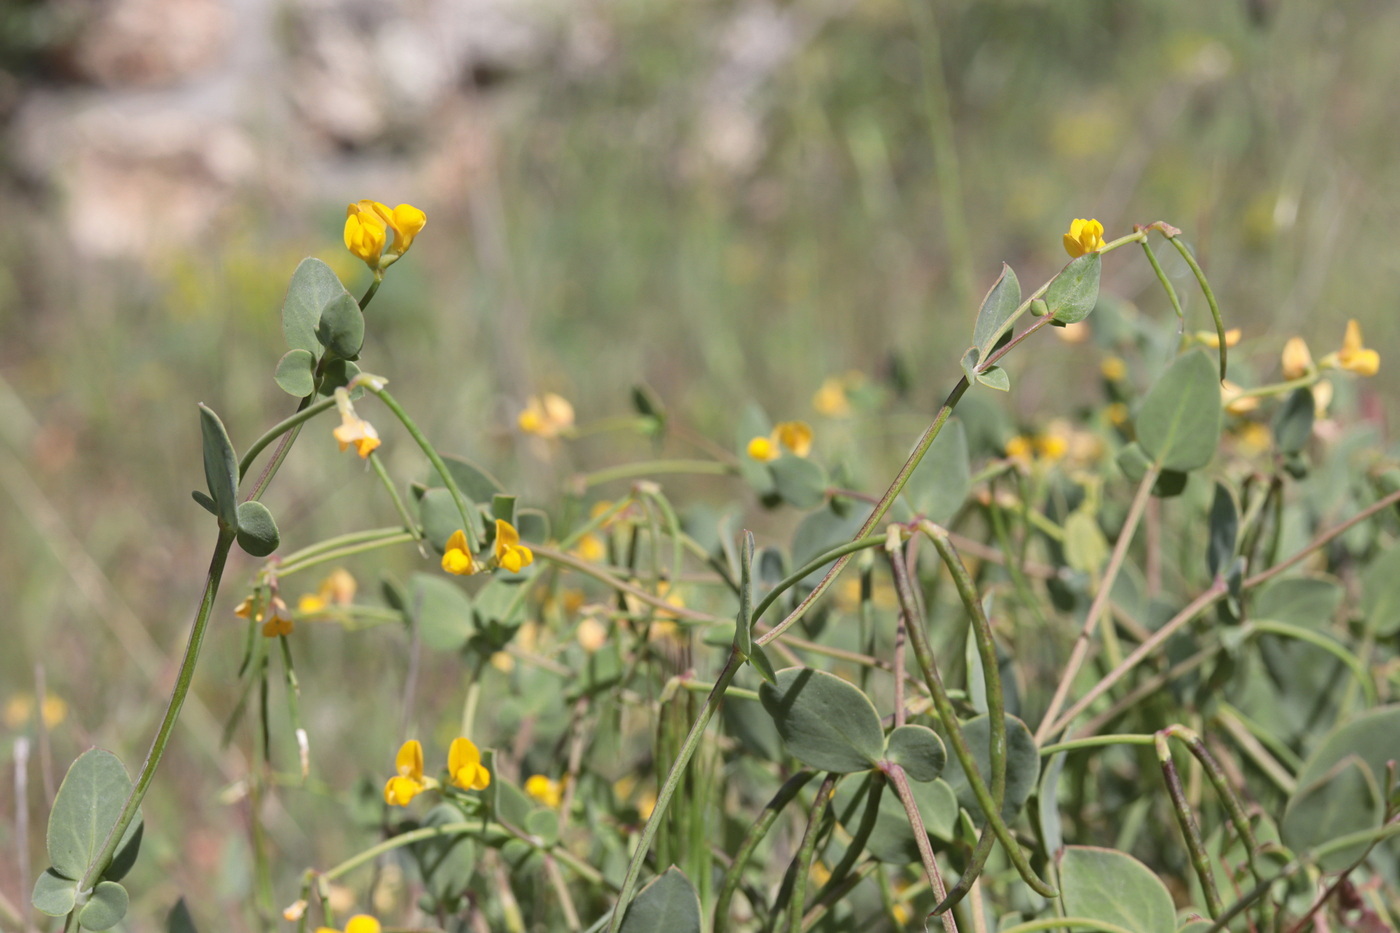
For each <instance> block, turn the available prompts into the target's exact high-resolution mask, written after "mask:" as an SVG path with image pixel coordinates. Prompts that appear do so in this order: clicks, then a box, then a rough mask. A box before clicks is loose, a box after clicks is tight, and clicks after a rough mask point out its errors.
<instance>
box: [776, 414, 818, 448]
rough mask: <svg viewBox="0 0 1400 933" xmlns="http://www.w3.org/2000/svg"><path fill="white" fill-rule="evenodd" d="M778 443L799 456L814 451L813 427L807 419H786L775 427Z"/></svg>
mask: <svg viewBox="0 0 1400 933" xmlns="http://www.w3.org/2000/svg"><path fill="white" fill-rule="evenodd" d="M773 434H774V436H776V437H777V439H778V443H779V444H782V445H783V446H784V447H786V448H787V449H788V450H790V451H792V452H793V453H794V454H796V455H797V456H799V457H805V456H807V455H808V454H809V453H811V452H812V428H811V425H809V424H807V422H805V421H784V422H782V423H781V424H779V425H778V426H777V427H776V428H774V429H773Z"/></svg>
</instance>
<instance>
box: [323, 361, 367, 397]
mask: <svg viewBox="0 0 1400 933" xmlns="http://www.w3.org/2000/svg"><path fill="white" fill-rule="evenodd" d="M359 374H360V367H359V366H356V365H355V364H354V363H352V362H350V361H349V360H331V361H330V362H329V363H325V364H324V365H322V366H321V384H320V386H318V387H317V389H316V394H317V395H320V396H324V397H326V398H329V397H331V396H332V395H334V394H335V390H336V389H343V388H346V387H347V386H349V385H350V380H352V379H354V378H355V377H356V376H358V375H359ZM364 394H365V387H364V386H355V388H353V389H350V401H352V402H355V401H359V399H360V397H361V396H363V395H364Z"/></svg>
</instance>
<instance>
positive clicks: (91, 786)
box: [48, 748, 139, 878]
mask: <svg viewBox="0 0 1400 933" xmlns="http://www.w3.org/2000/svg"><path fill="white" fill-rule="evenodd" d="M130 793H131V778H129V777H128V776H127V773H126V768H124V767H123V766H122V763H121V761H120V760H119V759H118V758H117V756H116V755H113V754H112V753H111V752H109V751H107V750H105V749H101V748H91V749H88V750H87V751H85V752H83V754H82V755H80V756H78V760H77V761H75V762H73V764H72V765H71V766H70V767H69V768H68V773H67V774H66V775H65V776H64V778H63V783H62V784H61V785H60V786H59V788H58V795H57V796H56V797H55V798H54V802H53V811H52V812H51V813H50V814H49V828H48V847H49V862H50V863H51V864H52V865H53V867H54V871H56V872H58V873H59V874H60V875H63V876H64V877H67V878H81V877H82V876H83V874H84V872H86V871H87V869H88V866H89V865H90V864H91V863H92V860H93V859H94V858H96V857H97V853H98V850H99V849H101V848H102V844H103V843H104V842H106V840H107V834H108V833H109V832H111V830H112V827H113V826H115V825H116V823H117V817H119V816H120V815H121V811H122V806H123V805H124V804H125V803H126V798H127V795H128V794H130ZM138 826H139V822H138V821H136V820H133V821H132V823H131V825H130V826H128V827H127V829H126V832H125V834H123V836H122V845H121V846H118V851H120V850H121V848H122V847H124V846H125V845H126V844H128V843H129V841H130V840H131V838H132V837H133V836H135V834H136V831H137V827H138Z"/></svg>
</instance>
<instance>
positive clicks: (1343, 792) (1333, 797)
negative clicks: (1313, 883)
mask: <svg viewBox="0 0 1400 933" xmlns="http://www.w3.org/2000/svg"><path fill="white" fill-rule="evenodd" d="M1382 774H1384V772H1382ZM1384 817H1385V804H1384V801H1383V799H1382V797H1381V788H1380V786H1379V781H1378V780H1377V775H1376V774H1375V773H1374V772H1373V771H1372V770H1371V768H1370V766H1368V765H1367V763H1366V762H1365V761H1363V760H1362V759H1361V758H1360V757H1359V756H1357V755H1348V756H1346V757H1345V758H1343V759H1342V760H1341V761H1339V762H1337V763H1336V764H1335V765H1333V767H1332V769H1331V770H1330V771H1328V772H1326V773H1324V774H1323V775H1321V776H1320V777H1318V778H1316V779H1314V780H1313V781H1311V782H1310V783H1307V784H1304V783H1303V782H1302V781H1301V780H1300V781H1299V782H1298V788H1297V790H1295V791H1294V792H1293V796H1292V797H1290V798H1289V800H1288V806H1287V808H1286V809H1285V810H1284V811H1283V822H1282V823H1281V824H1280V825H1279V831H1280V833H1281V834H1282V836H1283V841H1284V843H1285V844H1287V845H1288V847H1289V848H1291V849H1295V850H1300V851H1307V850H1309V849H1314V848H1316V847H1318V846H1320V845H1322V844H1323V843H1325V842H1328V841H1330V840H1332V839H1336V838H1337V837H1339V836H1345V835H1347V834H1348V833H1355V832H1361V831H1363V830H1367V829H1378V828H1380V825H1381V821H1382V820H1383V819H1384ZM1369 848H1370V846H1369V845H1368V844H1367V843H1365V842H1359V843H1357V844H1356V845H1352V846H1348V847H1346V848H1345V849H1340V850H1337V851H1333V852H1328V853H1327V854H1326V855H1324V856H1322V858H1321V859H1319V860H1318V863H1317V864H1318V867H1319V868H1321V869H1322V870H1323V871H1326V872H1336V871H1343V870H1345V869H1347V868H1349V867H1351V866H1352V865H1353V864H1355V863H1356V861H1357V860H1358V859H1360V858H1361V857H1362V856H1363V855H1365V854H1366V850H1367V849H1369Z"/></svg>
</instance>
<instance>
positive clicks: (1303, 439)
mask: <svg viewBox="0 0 1400 933" xmlns="http://www.w3.org/2000/svg"><path fill="white" fill-rule="evenodd" d="M1316 416H1317V406H1316V405H1315V404H1314V403H1313V394H1312V391H1311V390H1310V389H1308V387H1307V386H1304V387H1302V388H1301V389H1294V390H1293V392H1292V393H1290V394H1289V396H1288V401H1286V402H1284V403H1283V407H1282V408H1280V409H1279V410H1278V414H1277V415H1275V416H1274V425H1273V427H1274V446H1275V447H1276V448H1278V452H1279V453H1281V454H1296V453H1298V452H1299V451H1301V450H1302V449H1303V448H1304V447H1306V446H1307V445H1308V438H1310V437H1312V430H1313V419H1314V418H1315V417H1316Z"/></svg>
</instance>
